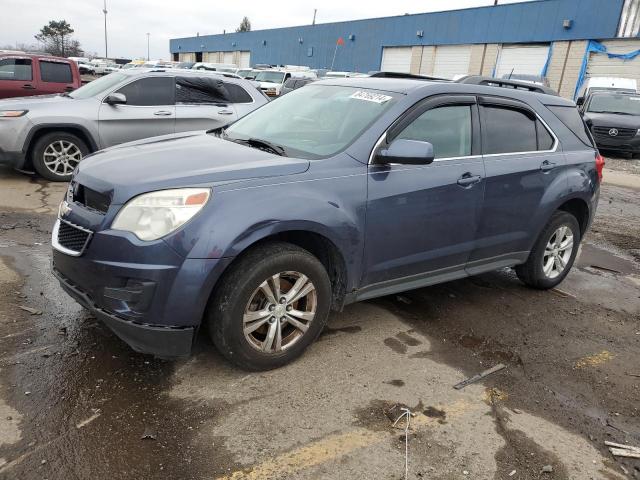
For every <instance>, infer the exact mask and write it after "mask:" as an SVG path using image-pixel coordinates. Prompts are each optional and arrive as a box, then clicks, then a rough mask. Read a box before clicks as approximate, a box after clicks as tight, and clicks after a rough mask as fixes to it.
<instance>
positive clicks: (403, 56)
mask: <svg viewBox="0 0 640 480" xmlns="http://www.w3.org/2000/svg"><path fill="white" fill-rule="evenodd" d="M380 70H382V71H384V72H398V73H409V72H410V71H411V47H384V48H383V49H382V65H381V66H380Z"/></svg>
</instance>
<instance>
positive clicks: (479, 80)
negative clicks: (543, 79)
mask: <svg viewBox="0 0 640 480" xmlns="http://www.w3.org/2000/svg"><path fill="white" fill-rule="evenodd" d="M456 83H464V84H466V85H486V86H488V87H502V88H513V89H515V90H526V91H528V92H534V93H545V94H547V95H555V96H556V97H557V96H558V92H556V91H555V90H553V89H552V88H549V87H545V86H544V85H537V84H535V83H529V82H519V81H517V80H508V79H504V78H493V77H483V76H482V75H468V76H466V77H462V78H460V79H458V80H456Z"/></svg>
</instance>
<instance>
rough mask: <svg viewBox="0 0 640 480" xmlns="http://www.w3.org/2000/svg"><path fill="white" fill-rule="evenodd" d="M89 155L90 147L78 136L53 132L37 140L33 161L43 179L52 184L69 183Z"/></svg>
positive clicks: (33, 151)
mask: <svg viewBox="0 0 640 480" xmlns="http://www.w3.org/2000/svg"><path fill="white" fill-rule="evenodd" d="M88 153H89V147H87V144H86V143H85V142H84V140H82V139H81V138H80V137H78V136H77V135H74V134H72V133H67V132H51V133H47V134H45V135H43V136H42V137H40V138H39V139H38V140H36V143H35V144H34V146H33V150H32V156H31V161H32V163H33V168H35V169H36V172H38V174H39V175H40V176H41V177H43V178H46V179H47V180H51V181H52V182H68V181H69V180H71V176H72V174H73V171H74V170H75V168H76V166H77V165H78V163H80V161H81V160H82V159H83V158H84V157H85V156H86V155H87V154H88Z"/></svg>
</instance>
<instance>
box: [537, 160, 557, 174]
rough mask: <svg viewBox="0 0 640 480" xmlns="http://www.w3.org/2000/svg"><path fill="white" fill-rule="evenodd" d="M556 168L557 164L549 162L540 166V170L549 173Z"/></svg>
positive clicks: (546, 161)
mask: <svg viewBox="0 0 640 480" xmlns="http://www.w3.org/2000/svg"><path fill="white" fill-rule="evenodd" d="M554 168H556V164H555V163H553V162H550V161H549V160H545V161H544V162H542V165H540V170H542V171H543V172H549V171H551V170H553V169H554Z"/></svg>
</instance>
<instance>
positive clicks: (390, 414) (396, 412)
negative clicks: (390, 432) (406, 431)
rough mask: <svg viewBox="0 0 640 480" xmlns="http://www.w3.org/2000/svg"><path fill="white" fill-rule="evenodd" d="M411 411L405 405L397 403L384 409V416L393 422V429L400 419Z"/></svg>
mask: <svg viewBox="0 0 640 480" xmlns="http://www.w3.org/2000/svg"><path fill="white" fill-rule="evenodd" d="M408 410H409V407H408V406H406V405H405V404H403V403H395V404H393V405H392V406H391V407H389V408H386V409H384V414H385V416H386V417H387V418H388V419H389V420H390V421H392V422H393V427H395V426H396V423H398V419H399V418H400V417H401V416H402V415H406V412H407V411H408ZM411 416H412V417H413V416H415V414H414V413H412V414H411ZM398 428H403V427H398Z"/></svg>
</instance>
